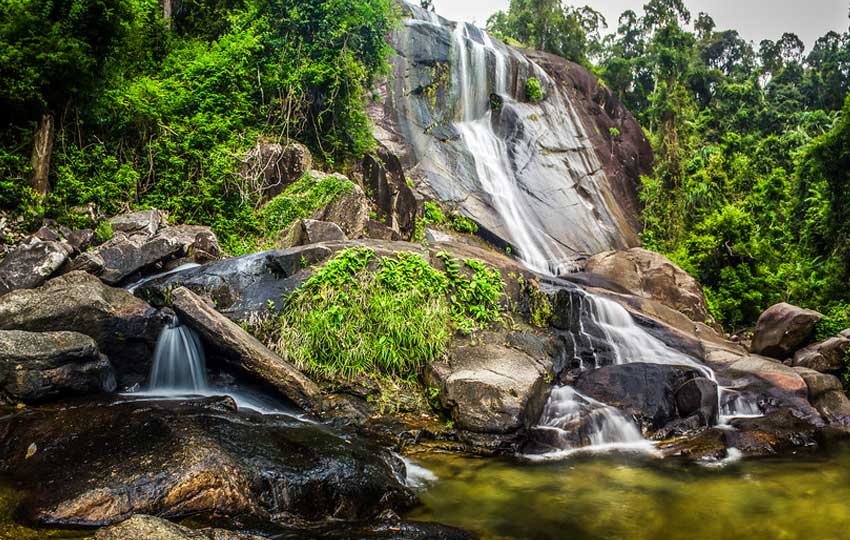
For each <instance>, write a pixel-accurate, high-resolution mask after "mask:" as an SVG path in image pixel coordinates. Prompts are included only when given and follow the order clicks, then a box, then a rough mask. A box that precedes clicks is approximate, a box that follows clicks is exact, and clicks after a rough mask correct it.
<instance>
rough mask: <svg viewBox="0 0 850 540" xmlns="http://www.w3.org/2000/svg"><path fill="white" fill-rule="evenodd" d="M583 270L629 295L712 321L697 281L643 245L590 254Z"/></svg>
mask: <svg viewBox="0 0 850 540" xmlns="http://www.w3.org/2000/svg"><path fill="white" fill-rule="evenodd" d="M586 270H587V272H588V273H589V274H591V275H593V276H598V277H601V278H603V279H605V280H608V281H610V282H611V283H614V284H616V285H618V286H619V287H620V288H622V290H624V291H625V292H627V293H628V294H630V295H632V296H637V297H640V298H647V299H651V300H655V301H657V302H660V303H661V304H663V305H666V306H668V307H670V308H672V309H675V310H676V311H679V312H681V313H683V314H684V315H686V316H688V317H689V318H690V319H691V320H693V321H696V322H703V323H706V322H707V323H709V324H714V319H713V318H712V317H711V315H709V313H708V303H707V302H706V300H705V295H704V294H703V292H702V287H701V286H700V284H699V283H698V282H697V280H695V279H694V278H693V277H691V276H690V275H689V274H688V273H687V272H685V271H684V270H682V269H681V268H679V267H678V266H676V265H675V264H673V262H671V261H670V260H669V259H667V258H666V257H664V256H663V255H660V254H658V253H655V252H652V251H648V250H645V249H642V248H632V249H629V250H626V251H608V252H605V253H600V254H598V255H594V256H593V257H591V258H590V259H589V260H588V262H587V268H586Z"/></svg>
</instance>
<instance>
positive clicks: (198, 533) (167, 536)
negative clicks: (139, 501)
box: [94, 515, 263, 540]
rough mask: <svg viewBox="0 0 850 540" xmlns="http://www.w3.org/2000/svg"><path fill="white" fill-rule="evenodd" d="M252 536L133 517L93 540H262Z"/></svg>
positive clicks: (111, 527) (105, 530)
mask: <svg viewBox="0 0 850 540" xmlns="http://www.w3.org/2000/svg"><path fill="white" fill-rule="evenodd" d="M262 539H263V537H261V536H255V535H253V534H244V533H236V532H230V531H224V530H221V529H202V530H195V529H190V528H188V527H183V526H182V525H178V524H176V523H171V522H170V521H168V520H166V519H162V518H158V517H153V516H144V515H138V516H133V517H131V518H130V519H128V520H126V521H122V522H121V523H119V524H117V525H112V526H110V527H104V528H103V529H100V530H99V531H97V534H95V535H94V540H262Z"/></svg>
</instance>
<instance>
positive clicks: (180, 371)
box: [148, 316, 208, 394]
mask: <svg viewBox="0 0 850 540" xmlns="http://www.w3.org/2000/svg"><path fill="white" fill-rule="evenodd" d="M207 390H208V388H207V376H206V366H205V362H204V348H203V345H202V344H201V340H200V339H199V338H198V335H197V334H195V332H194V331H193V330H192V329H191V328H189V327H187V326H184V325H182V324H180V321H179V320H178V319H177V317H176V316H175V317H173V318H172V319H171V321H169V323H168V324H167V325H166V327H165V328H163V330H162V333H161V334H160V335H159V339H158V340H157V342H156V350H155V351H154V358H153V367H152V368H151V374H150V381H149V386H148V391H149V392H152V393H162V394H171V393H174V394H179V393H204V392H206V391H207Z"/></svg>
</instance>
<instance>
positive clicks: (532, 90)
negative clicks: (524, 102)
mask: <svg viewBox="0 0 850 540" xmlns="http://www.w3.org/2000/svg"><path fill="white" fill-rule="evenodd" d="M525 97H526V99H528V101H540V100H541V99H543V88H542V87H541V86H540V81H539V80H537V77H529V79H528V81H527V82H526V83H525Z"/></svg>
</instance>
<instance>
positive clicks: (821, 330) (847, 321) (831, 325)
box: [815, 302, 850, 341]
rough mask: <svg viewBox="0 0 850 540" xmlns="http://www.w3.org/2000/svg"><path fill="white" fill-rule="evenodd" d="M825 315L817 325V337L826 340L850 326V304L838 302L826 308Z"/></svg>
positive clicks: (818, 339) (819, 339)
mask: <svg viewBox="0 0 850 540" xmlns="http://www.w3.org/2000/svg"><path fill="white" fill-rule="evenodd" d="M824 315H825V317H824V318H823V319H821V320H820V321H818V323H817V325H816V326H815V339H816V340H817V341H824V340H827V339H829V338H831V337H835V336H837V335H838V334H840V333H841V331H842V330H846V329H848V328H850V304H845V303H841V302H839V303H837V304H834V305H832V306H831V307H830V308H829V309H828V310H825V313H824Z"/></svg>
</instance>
